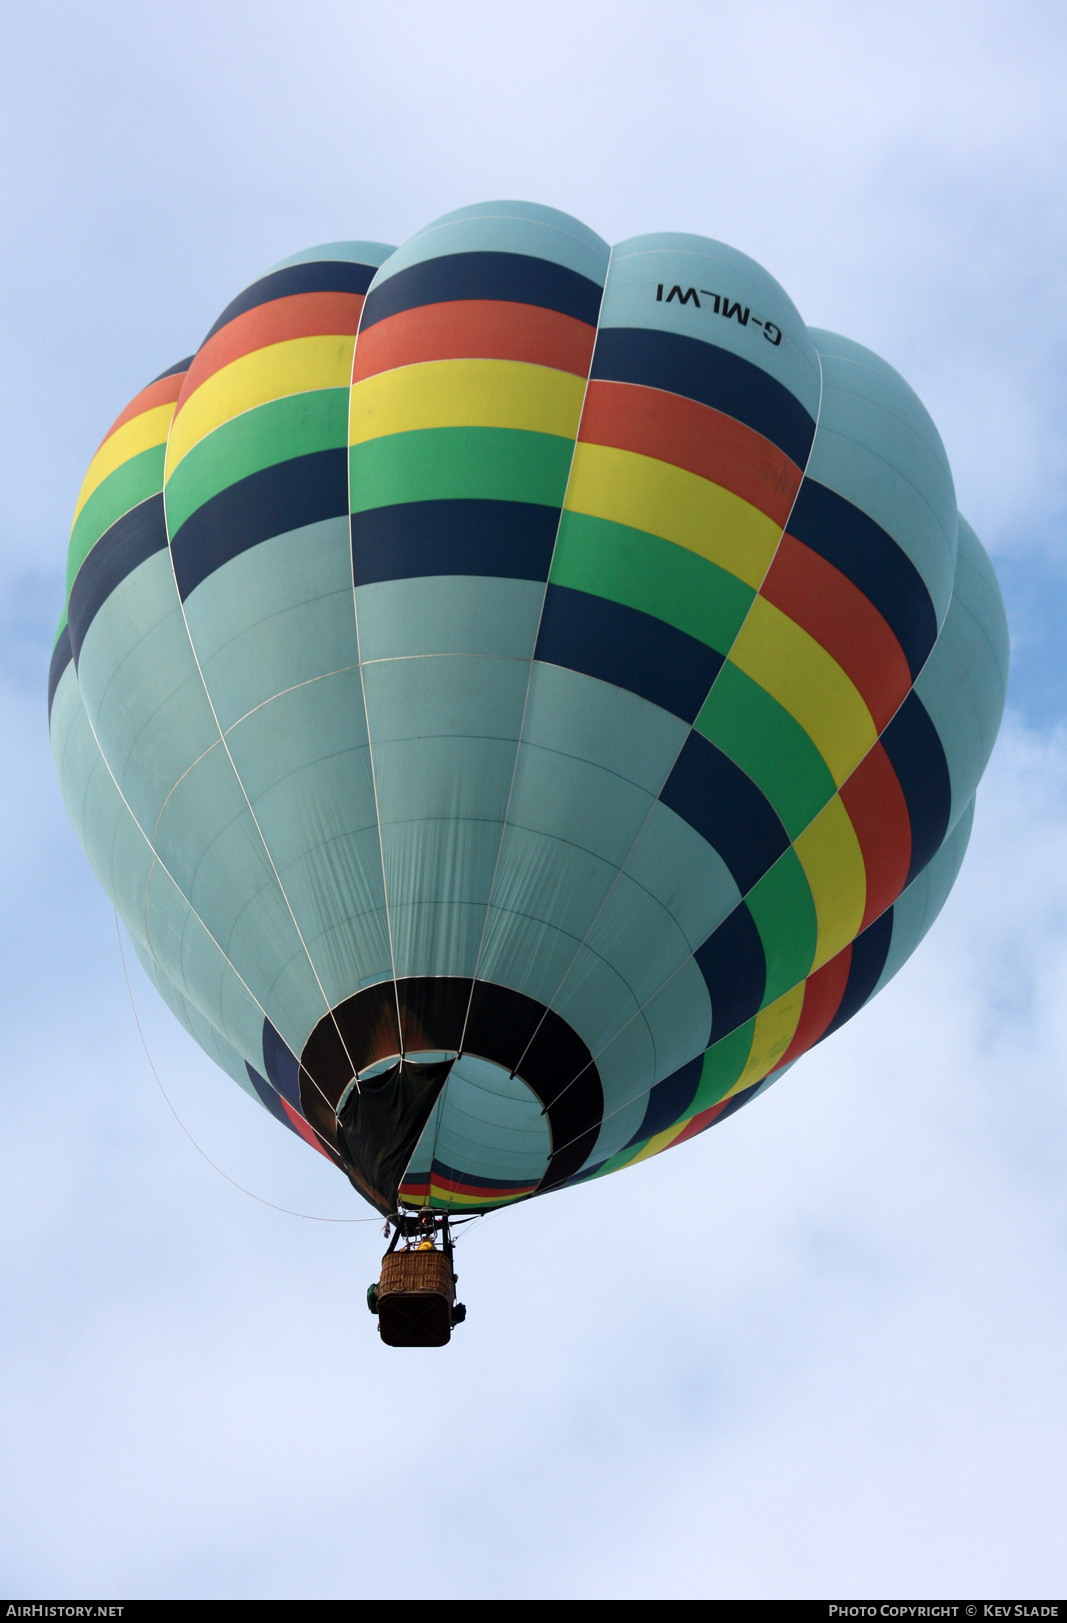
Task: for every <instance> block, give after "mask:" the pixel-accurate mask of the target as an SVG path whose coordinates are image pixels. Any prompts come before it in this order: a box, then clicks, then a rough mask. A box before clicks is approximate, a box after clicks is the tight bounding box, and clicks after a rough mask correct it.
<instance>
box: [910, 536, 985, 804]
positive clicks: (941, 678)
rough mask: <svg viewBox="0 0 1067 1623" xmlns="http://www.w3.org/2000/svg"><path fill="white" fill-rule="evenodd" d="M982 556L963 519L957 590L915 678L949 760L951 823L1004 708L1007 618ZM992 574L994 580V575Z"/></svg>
mask: <svg viewBox="0 0 1067 1623" xmlns="http://www.w3.org/2000/svg"><path fill="white" fill-rule="evenodd" d="M964 532H965V533H964ZM983 560H984V562H985V563H986V564H988V559H986V558H985V552H984V549H983V548H982V545H981V542H980V541H979V540H978V538H977V536H976V535H975V534H974V531H973V530H972V529H971V528H970V526H969V525H966V526H965V527H964V531H963V532H961V537H960V549H959V552H958V553H957V570H956V590H955V591H954V592H953V594H952V602H951V604H950V605H949V611H948V614H947V615H946V617H945V623H944V625H943V626H942V627H941V631H940V634H939V636H938V639H937V643H936V645H935V647H934V649H933V652H932V653H931V655H930V658H929V660H928V661H927V663H926V665H925V667H924V668H923V670H922V672H921V673H920V675H919V677H918V680H917V681H916V683H915V691H916V693H917V694H918V695H919V698H920V699H921V700H922V702H923V704H924V705H925V707H926V709H927V711H928V712H929V714H930V718H931V720H932V721H933V723H934V726H935V727H936V728H937V731H938V736H939V737H940V739H941V743H942V745H943V747H944V751H945V758H946V760H947V762H948V771H949V781H950V783H951V785H952V811H951V814H950V817H949V827H950V828H951V827H952V826H953V824H954V823H955V821H956V818H957V817H958V816H959V815H960V813H961V812H962V811H963V810H964V808H965V807H966V806H967V804H968V803H969V802H970V801H971V800H972V799H973V796H974V791H975V789H976V788H977V787H978V780H979V778H980V777H981V776H982V773H983V772H984V771H985V767H986V762H987V761H988V760H989V757H990V755H991V753H992V750H993V744H994V742H995V741H996V736H997V730H998V728H999V727H1000V719H1001V716H1002V715H1003V713H1004V696H1005V683H1004V676H1003V675H1002V667H1006V664H1007V647H1008V627H1007V618H1006V616H1005V613H1004V605H1003V601H1002V600H1001V599H1000V597H999V592H998V594H997V597H996V598H993V597H992V595H991V592H990V589H989V585H990V582H989V577H988V575H986V573H985V571H984V570H983V568H982V563H983ZM989 573H990V574H991V573H992V566H991V565H990V566H989ZM992 580H993V584H995V581H996V577H995V576H993V577H992ZM972 605H973V607H972ZM978 614H981V615H982V617H983V619H984V620H985V621H986V624H985V625H983V624H982V623H980V622H979V620H978V618H977V615H978ZM987 626H988V629H987Z"/></svg>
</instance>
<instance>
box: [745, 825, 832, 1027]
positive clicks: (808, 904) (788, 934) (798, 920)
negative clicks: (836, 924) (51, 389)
mask: <svg viewBox="0 0 1067 1623" xmlns="http://www.w3.org/2000/svg"><path fill="white" fill-rule="evenodd" d="M745 906H746V907H747V908H748V910H749V912H750V913H751V914H752V917H753V918H754V919H755V921H756V929H757V930H758V931H759V934H760V940H761V941H762V943H763V956H764V958H765V959H766V960H767V985H766V987H765V988H764V992H763V1002H762V1003H761V1004H760V1008H761V1009H765V1008H766V1007H767V1005H768V1003H773V1002H774V1000H775V998H779V997H781V995H782V993H783V992H788V991H789V989H790V987H792V986H797V985H799V983H800V982H801V981H802V980H803V979H804V977H805V975H806V974H807V973H808V971H809V969H810V968H811V963H812V959H813V958H814V957H815V938H816V936H817V934H818V929H819V921H818V919H817V917H816V914H815V902H814V900H813V898H812V894H811V886H810V885H809V884H808V881H807V877H806V876H805V873H804V869H803V868H802V867H801V865H800V858H799V857H798V856H797V854H796V852H795V851H794V850H793V849H792V847H790V849H789V850H788V851H785V852H783V853H782V855H781V856H780V857H779V858H778V861H777V862H776V863H775V864H774V867H773V868H771V869H769V871H768V872H767V873H765V874H764V876H763V878H762V879H761V880H760V881H759V882H758V883H757V884H755V885H753V887H752V889H751V890H750V891H749V893H748V895H747V896H746V897H745Z"/></svg>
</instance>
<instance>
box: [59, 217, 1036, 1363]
mask: <svg viewBox="0 0 1067 1623" xmlns="http://www.w3.org/2000/svg"><path fill="white" fill-rule="evenodd" d="M1007 670H1008V636H1007V627H1006V620H1005V614H1004V607H1003V602H1002V599H1001V595H1000V591H999V588H998V585H997V580H996V576H995V574H994V571H993V568H992V565H991V563H990V561H989V559H988V557H987V555H986V553H985V552H984V550H983V548H982V546H981V544H980V542H979V541H978V539H977V537H976V536H975V534H974V532H973V531H972V530H971V528H970V527H969V525H968V524H967V523H966V522H965V521H964V520H963V519H962V518H961V517H960V516H959V514H958V512H957V507H956V495H955V489H954V486H953V481H952V474H951V471H950V468H949V464H948V460H947V457H946V455H945V451H944V447H943V445H942V443H941V439H940V437H939V435H938V432H937V430H936V428H935V427H934V424H933V422H932V421H931V419H930V417H929V415H928V413H927V412H926V410H925V409H924V407H923V406H922V404H921V403H920V401H919V400H918V398H917V397H916V395H915V394H914V393H913V391H912V390H911V389H910V388H909V386H908V385H907V384H906V383H905V382H904V380H903V379H902V378H901V377H900V376H899V374H898V373H897V372H895V371H894V370H893V368H892V367H890V366H889V365H888V364H887V363H886V362H884V361H883V360H881V359H879V357H878V356H876V355H874V354H872V353H871V351H869V350H867V349H865V348H863V347H862V346H861V345H859V344H856V343H853V342H851V341H850V340H849V339H847V338H842V337H839V336H837V335H836V334H834V333H830V332H824V331H819V330H815V329H810V328H808V327H807V326H805V324H804V322H803V321H802V319H801V317H800V315H799V313H798V312H797V310H796V308H795V307H794V305H793V304H792V303H791V301H790V300H789V298H788V296H787V294H786V293H785V292H784V290H783V289H782V288H781V287H780V286H779V284H778V283H777V282H776V281H775V280H774V279H773V278H772V277H771V276H770V275H769V274H768V273H767V272H766V271H765V270H763V269H762V267H761V266H759V265H758V264H756V263H755V262H754V261H753V260H751V259H749V258H747V257H746V256H745V255H744V254H741V253H739V252H738V251H736V250H735V249H732V248H729V247H726V246H725V245H724V244H722V243H719V242H715V241H711V240H708V239H705V238H701V237H694V236H687V235H676V234H669V233H667V234H659V235H653V236H644V237H637V238H633V239H631V240H629V241H627V242H623V243H620V244H618V245H617V246H615V247H614V248H609V246H608V244H607V243H605V242H603V241H602V240H601V239H600V238H599V237H598V236H596V235H595V233H593V232H592V231H591V230H589V229H588V228H587V227H586V226H584V225H582V224H581V223H580V222H579V221H577V220H574V219H571V218H570V217H568V216H566V215H563V214H560V213H558V212H556V211H554V210H551V209H547V208H542V207H537V206H534V205H531V204H525V203H493V204H484V205H479V206H476V207H472V208H467V209H463V210H460V211H458V212H456V213H453V214H449V215H446V216H445V217H444V218H442V219H440V220H437V221H435V222H434V223H433V224H432V225H430V226H428V227H427V228H426V229H425V230H423V231H420V232H419V233H418V234H416V235H415V236H414V237H412V238H411V240H410V241H408V242H407V243H406V244H404V246H403V247H401V248H397V249H393V248H391V247H389V246H387V245H384V244H381V243H369V242H344V243H332V244H328V245H326V246H324V247H319V248H314V249H309V250H308V251H306V252H304V253H301V254H297V255H295V256H294V257H293V258H292V259H289V260H286V261H284V262H283V263H282V264H280V265H278V266H275V267H274V268H273V269H272V270H270V271H268V272H267V273H266V274H265V275H264V276H262V277H261V278H260V279H259V280H257V281H255V282H253V283H252V284H251V286H249V287H248V288H246V289H245V291H244V292H243V293H241V294H239V295H238V297H237V298H236V299H234V301H233V302H232V303H231V304H229V305H228V306H227V307H226V309H225V310H224V311H223V313H222V315H221V316H220V317H219V319H218V321H217V322H216V323H215V325H214V326H213V327H212V328H211V331H210V332H209V333H208V334H207V336H206V338H205V339H204V341H203V343H202V344H201V345H200V347H199V349H198V350H197V351H196V353H195V354H194V355H193V356H191V357H190V358H189V359H187V360H184V361H182V362H180V363H179V364H178V365H177V366H173V367H171V368H170V369H169V370H167V371H166V372H164V373H162V374H161V375H160V376H159V377H158V378H156V380H155V381H154V382H152V383H150V384H149V385H148V386H147V387H146V388H145V389H143V390H142V391H141V393H140V394H138V395H137V396H136V397H135V398H134V399H133V400H132V401H131V403H130V404H129V405H128V406H127V407H126V409H125V410H124V411H123V412H122V413H121V414H120V416H119V417H118V418H117V419H116V421H115V423H114V424H113V425H112V427H111V429H110V430H109V431H108V434H107V435H106V436H105V438H104V440H103V442H102V444H101V446H100V449H99V450H98V451H97V453H96V456H95V457H94V458H93V461H92V463H91V464H90V467H89V471H88V473H87V474H86V477H85V482H84V484H83V486H82V489H81V493H80V495H79V498H78V502H77V506H76V509H75V516H74V524H73V529H72V532H71V539H70V549H69V564H68V577H67V602H66V607H65V610H64V613H63V617H62V619H61V622H60V629H59V633H58V636H57V640H56V644H55V651H54V654H53V657H52V663H51V670H50V674H49V684H48V701H49V718H50V731H51V739H52V746H53V750H54V755H55V761H56V768H57V771H58V774H59V779H60V783H61V785H62V790H63V794H64V798H65V801H66V805H67V808H68V811H69V814H70V817H71V820H72V822H73V823H74V827H75V829H76V831H77V834H78V836H79V838H80V839H81V841H82V844H83V845H84V847H85V850H86V852H87V854H88V857H89V860H90V862H91V863H92V865H93V868H94V870H95V872H96V874H97V876H98V877H99V879H100V881H101V883H102V884H103V885H104V887H105V889H106V890H107V892H108V894H109V896H110V897H111V898H112V899H113V901H114V904H115V906H116V908H117V909H118V912H119V914H120V915H121V917H122V919H123V922H124V924H125V926H126V929H127V931H128V933H129V935H130V937H131V939H132V941H133V943H134V946H135V948H136V951H137V953H138V955H139V957H140V960H141V962H142V964H143V966H144V968H145V971H146V973H147V974H148V975H149V977H150V978H151V979H152V981H153V982H154V984H155V985H156V987H157V988H158V990H159V992H160V994H161V996H162V997H163V998H164V999H165V1000H166V1002H167V1003H168V1004H169V1005H170V1007H171V1009H172V1010H173V1012H174V1014H175V1015H176V1016H177V1018H178V1019H179V1020H180V1021H181V1023H182V1024H183V1025H184V1026H185V1027H186V1029H187V1030H188V1031H189V1032H190V1033H191V1034H192V1036H193V1037H194V1038H195V1039H196V1041H197V1042H198V1043H200V1044H201V1046H202V1047H203V1048H204V1049H205V1050H206V1051H207V1053H208V1054H209V1055H210V1056H211V1057H212V1058H213V1059H214V1060H215V1061H216V1062H217V1063H218V1065H219V1066H220V1067H221V1068H222V1069H223V1070H224V1071H226V1072H228V1073H229V1075H230V1076H231V1077H233V1078H234V1080H235V1081H236V1082H237V1083H238V1084H239V1085H240V1086H241V1087H243V1088H244V1089H245V1090H246V1092H248V1093H249V1094H250V1095H251V1096H252V1098H253V1099H254V1100H256V1101H257V1102H258V1103H259V1104H261V1105H262V1106H263V1107H264V1108H265V1109H267V1110H269V1111H270V1112H271V1113H272V1114H273V1115H274V1116H275V1117H276V1118H277V1119H278V1120H279V1121H280V1122H281V1123H282V1124H283V1125H285V1126H286V1127H288V1128H290V1129H291V1130H292V1131H293V1132H295V1133H297V1134H299V1135H300V1136H301V1137H302V1138H303V1139H304V1140H305V1141H306V1142H307V1143H308V1144H309V1145H310V1146H311V1147H312V1148H314V1149H316V1150H318V1151H319V1152H320V1153H321V1154H323V1155H325V1156H326V1157H327V1158H328V1159H329V1160H331V1161H332V1162H334V1163H335V1164H336V1165H337V1166H338V1167H339V1168H340V1169H341V1170H342V1171H343V1172H344V1173H345V1174H346V1175H347V1176H348V1178H349V1179H350V1180H351V1182H352V1184H353V1185H354V1187H355V1188H356V1189H357V1190H358V1191H359V1192H360V1194H361V1195H363V1196H364V1197H365V1198H366V1199H367V1200H368V1201H369V1202H370V1203H371V1205H372V1206H374V1207H375V1208H377V1210H378V1211H379V1212H380V1213H382V1214H384V1215H386V1216H388V1217H392V1218H393V1219H394V1222H395V1223H396V1225H397V1231H398V1234H400V1235H402V1236H403V1237H404V1238H405V1239H409V1240H413V1239H414V1236H415V1233H416V1231H418V1232H419V1233H420V1234H422V1235H423V1236H424V1242H423V1243H424V1244H427V1249H428V1250H432V1248H433V1247H434V1246H437V1245H438V1242H439V1241H442V1240H443V1243H444V1246H445V1248H446V1250H448V1256H449V1266H450V1250H449V1249H448V1247H449V1244H450V1240H449V1230H448V1223H449V1221H455V1220H456V1218H457V1216H459V1215H462V1214H468V1215H469V1214H472V1213H483V1212H486V1211H488V1210H490V1209H492V1208H495V1207H499V1206H502V1205H506V1204H509V1203H511V1202H514V1201H519V1200H524V1199H527V1198H529V1197H531V1196H533V1195H539V1194H545V1193H547V1192H549V1191H552V1190H557V1189H561V1188H564V1187H566V1186H568V1185H571V1184H574V1183H579V1182H583V1181H585V1180H588V1179H592V1178H598V1177H602V1176H603V1175H605V1174H606V1173H609V1172H614V1171H617V1170H619V1169H621V1168H623V1167H626V1166H629V1165H631V1164H633V1163H634V1162H636V1161H639V1160H642V1159H644V1158H645V1157H647V1156H651V1155H655V1154H658V1153H659V1152H660V1151H661V1150H665V1149H668V1148H670V1147H671V1146H672V1145H675V1144H678V1143H681V1142H683V1141H684V1140H686V1139H688V1138H692V1137H693V1136H694V1135H695V1134H698V1133H701V1132H703V1131H704V1129H705V1128H707V1127H710V1126H712V1125H713V1124H714V1123H716V1122H721V1121H723V1120H725V1119H726V1117H727V1116H729V1115H731V1114H732V1113H733V1112H734V1111H735V1110H737V1109H739V1108H740V1107H741V1106H742V1105H744V1104H747V1103H748V1102H749V1101H750V1100H752V1099H753V1098H755V1097H756V1095H757V1094H759V1093H761V1092H763V1091H765V1090H766V1089H767V1088H769V1087H770V1086H771V1085H772V1084H773V1083H774V1082H776V1081H777V1080H778V1079H779V1078H780V1077H781V1076H782V1075H783V1073H784V1072H785V1071H786V1070H787V1069H788V1068H789V1067H790V1066H791V1065H792V1064H793V1063H794V1061H795V1060H797V1059H798V1058H799V1057H800V1055H801V1054H803V1053H804V1052H805V1051H806V1050H807V1049H809V1048H811V1047H812V1046H813V1045H814V1044H815V1043H818V1042H820V1041H821V1040H822V1039H823V1038H824V1037H827V1036H829V1035H830V1034H831V1033H832V1032H833V1031H835V1030H837V1028H838V1027H839V1026H841V1025H842V1024H843V1023H844V1022H845V1021H846V1020H848V1019H850V1018H851V1017H852V1016H853V1015H854V1014H855V1013H857V1011H858V1010H859V1009H860V1008H861V1007H862V1006H863V1004H864V1003H866V1001H867V1000H868V999H869V998H870V997H871V996H873V995H874V994H875V993H876V992H877V991H878V990H879V989H880V988H881V987H882V986H884V985H885V983H886V982H887V981H888V980H889V979H890V977H891V976H892V975H894V974H895V973H896V971H897V970H898V969H899V968H900V967H901V965H902V964H903V963H904V962H905V960H906V959H907V958H908V957H909V956H910V954H911V953H912V952H913V951H914V950H915V948H916V947H917V946H918V944H919V942H920V941H921V939H922V937H923V936H924V935H925V933H926V931H927V930H928V929H929V928H930V925H931V924H932V923H933V920H934V919H935V917H936V916H937V913H938V911H939V910H940V908H941V906H942V904H943V903H944V900H945V898H946V896H947V894H948V892H949V890H950V888H951V886H952V884H953V882H954V880H955V878H956V875H957V873H958V871H959V867H960V863H961V861H962V858H963V854H964V851H965V849H966V845H967V839H968V836H969V833H970V828H971V820H972V817H973V812H974V797H975V790H976V787H977V784H978V780H979V778H980V777H981V775H982V772H983V770H984V769H985V766H986V763H987V761H988V759H989V755H990V751H991V749H992V746H993V743H994V740H995V737H996V733H997V729H998V726H999V723H1000V718H1001V713H1002V709H1003V704H1004V693H1005V683H1006V678H1007ZM427 1235H428V1236H429V1239H428V1242H427V1240H426V1238H425V1237H426V1236H427ZM435 1236H436V1238H435ZM434 1254H435V1255H436V1256H437V1257H438V1258H440V1256H441V1255H442V1252H441V1250H440V1249H438V1250H437V1251H436V1252H435V1253H434ZM405 1255H417V1253H416V1252H415V1251H414V1245H411V1246H409V1247H408V1249H407V1251H405V1252H402V1253H398V1254H395V1255H394V1260H393V1263H392V1264H390V1266H391V1267H392V1268H393V1274H394V1275H395V1276H396V1277H395V1278H394V1280H393V1286H392V1287H390V1289H393V1290H394V1294H396V1291H399V1292H400V1294H401V1295H403V1292H404V1290H406V1289H408V1287H409V1286H410V1280H408V1282H407V1284H406V1285H405V1284H404V1283H403V1281H401V1284H400V1285H397V1283H396V1281H397V1279H399V1273H398V1272H397V1270H398V1269H400V1267H401V1265H400V1263H399V1262H398V1261H397V1260H396V1258H397V1256H399V1257H403V1256H405ZM413 1266H414V1264H410V1265H409V1264H407V1263H405V1264H404V1267H407V1268H409V1272H410V1267H413ZM434 1266H435V1267H437V1268H438V1269H439V1270H440V1267H441V1264H440V1263H439V1262H438V1263H435V1264H434ZM401 1271H402V1270H401ZM433 1288H434V1290H436V1291H437V1293H438V1296H439V1297H440V1299H441V1301H444V1302H445V1307H444V1309H442V1310H441V1311H442V1313H443V1318H441V1319H440V1322H439V1325H438V1331H437V1332H435V1334H436V1335H437V1339H438V1340H447V1338H448V1331H449V1329H450V1325H451V1323H452V1322H455V1320H457V1319H458V1317H459V1312H458V1305H456V1304H454V1302H453V1300H452V1299H451V1297H450V1295H449V1293H450V1291H451V1289H452V1287H451V1286H450V1285H449V1283H448V1280H447V1278H446V1277H445V1276H444V1275H442V1276H441V1280H440V1281H438V1283H437V1284H436V1285H434V1287H433ZM387 1295H388V1291H386V1289H385V1276H384V1275H383V1285H382V1301H381V1310H382V1311H383V1312H384V1306H385V1298H386V1296H387ZM452 1296H453V1297H454V1292H452ZM383 1333H384V1331H383ZM395 1338H399V1339H403V1335H402V1334H401V1333H400V1332H399V1331H397V1332H395ZM387 1339H389V1337H388V1336H387ZM415 1339H417V1337H415ZM430 1339H432V1337H431V1338H430Z"/></svg>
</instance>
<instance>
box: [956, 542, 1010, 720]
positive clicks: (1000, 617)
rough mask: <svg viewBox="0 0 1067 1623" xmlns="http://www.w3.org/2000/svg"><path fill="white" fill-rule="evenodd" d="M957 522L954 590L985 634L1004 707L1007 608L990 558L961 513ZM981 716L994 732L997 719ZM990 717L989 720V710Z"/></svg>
mask: <svg viewBox="0 0 1067 1623" xmlns="http://www.w3.org/2000/svg"><path fill="white" fill-rule="evenodd" d="M958 523H959V529H958V532H957V542H956V580H955V588H954V592H955V595H957V596H958V597H959V599H960V601H961V602H962V603H964V604H966V606H967V608H968V609H969V610H970V612H971V614H973V616H974V619H975V622H976V624H977V625H978V627H979V629H980V630H981V631H982V632H983V634H984V635H985V636H986V638H988V641H989V646H990V648H991V649H992V651H993V660H994V663H995V665H996V668H997V671H998V673H999V676H1000V693H1001V698H1000V703H1001V708H1002V709H1003V704H1004V695H1005V694H1006V693H1007V689H1008V669H1009V666H1010V663H1011V650H1010V646H1009V639H1008V615H1007V610H1006V609H1005V607H1004V598H1003V595H1002V593H1001V590H1000V582H999V580H998V579H997V573H996V570H995V569H994V568H993V562H992V559H991V558H990V556H989V554H988V553H987V552H986V549H985V547H983V545H982V543H981V541H979V539H978V537H977V536H976V535H975V533H974V531H973V530H972V528H971V526H970V525H969V524H968V523H967V520H966V519H965V518H964V516H963V514H962V513H961V514H960V515H959V520H958ZM982 717H983V719H982V726H983V731H985V732H986V733H989V734H991V735H992V734H995V732H996V730H997V726H999V721H998V722H997V724H996V726H990V725H988V723H987V719H986V713H985V711H984V710H983V712H982ZM989 720H990V721H991V720H992V715H991V714H990V717H989Z"/></svg>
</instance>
